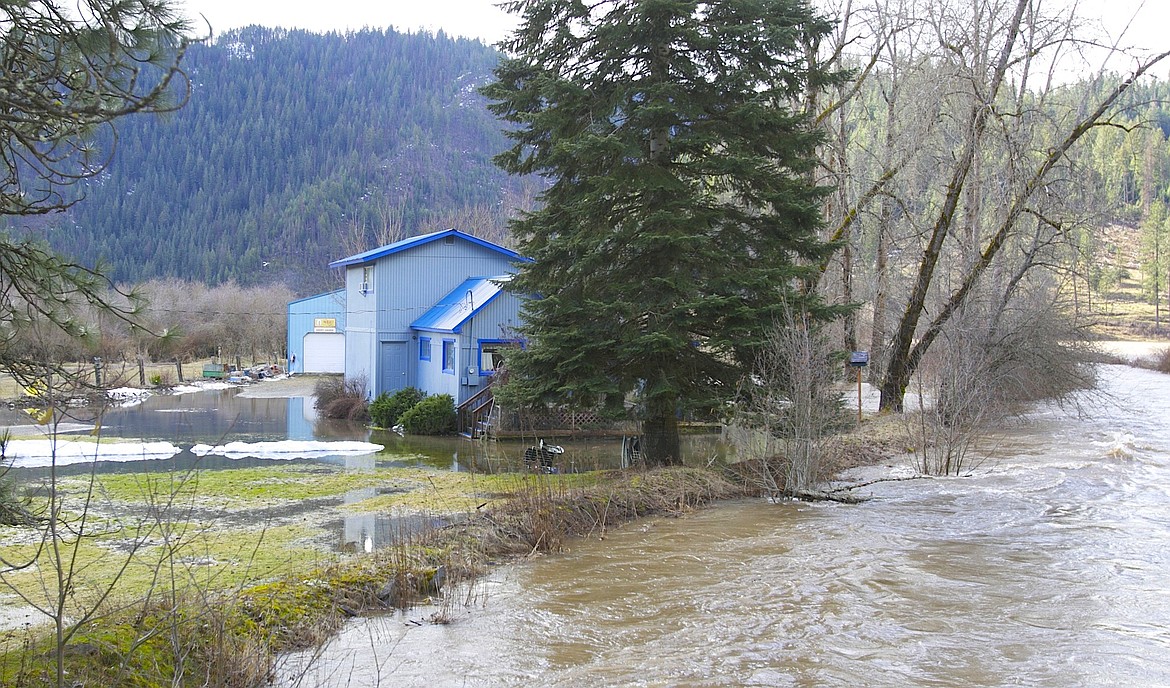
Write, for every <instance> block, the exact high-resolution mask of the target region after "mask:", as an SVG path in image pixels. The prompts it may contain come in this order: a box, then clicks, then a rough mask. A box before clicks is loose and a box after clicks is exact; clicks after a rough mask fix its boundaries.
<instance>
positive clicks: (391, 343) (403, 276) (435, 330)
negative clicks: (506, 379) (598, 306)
mask: <svg viewBox="0 0 1170 688" xmlns="http://www.w3.org/2000/svg"><path fill="white" fill-rule="evenodd" d="M526 260H527V259H525V258H524V257H522V256H521V255H520V254H518V253H516V252H515V251H512V250H510V249H507V248H505V247H503V246H499V245H497V244H494V243H492V242H490V241H485V240H483V239H480V238H478V237H474V236H471V235H470V234H466V233H464V232H460V231H458V230H455V229H448V230H444V231H441V232H434V233H431V234H424V235H421V236H416V237H411V238H409V239H404V240H402V241H399V242H396V243H393V244H389V245H387V246H382V247H380V248H377V249H374V250H372V251H366V252H364V253H359V254H357V255H353V256H350V257H348V258H343V259H341V260H337V261H334V262H332V263H330V264H329V266H330V267H332V268H342V269H344V270H345V290H344V291H345V304H346V324H345V375H346V377H347V378H349V377H358V376H361V377H365V379H366V381H367V383H368V385H367V387H368V389H369V390H370V395H371V397H372V396H376V395H378V394H380V393H382V392H387V393H393V392H395V391H397V390H399V389H402V388H404V387H417V388H419V389H421V390H423V391H424V392H427V393H428V394H450V395H451V396H452V397H453V398H454V399H455V403H456V404H458V403H460V402H462V401H464V400H465V399H467V398H468V397H470V396H471V395H473V394H475V392H476V391H478V390H479V388H480V387H481V386H482V385H483V384H484V383H485V382H486V381H487V380H488V379H489V378H490V377H491V375H492V374H493V372H494V369H495V367H496V365H497V364H498V363H499V361H500V360H501V359H502V357H503V356H505V355H506V349H507V348H508V347H509V346H514V345H515V344H516V342H517V339H516V334H515V329H516V327H517V326H518V325H519V323H520V317H521V316H520V307H521V299H520V298H519V297H518V296H516V295H515V294H512V293H511V292H508V291H506V290H505V289H503V286H504V285H505V284H506V283H507V281H508V280H509V279H511V275H512V274H513V273H514V272H515V270H516V268H515V266H516V264H517V263H520V262H525V261H526Z"/></svg>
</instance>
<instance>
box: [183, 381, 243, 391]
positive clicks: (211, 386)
mask: <svg viewBox="0 0 1170 688" xmlns="http://www.w3.org/2000/svg"><path fill="white" fill-rule="evenodd" d="M235 387H239V385H237V384H232V383H230V382H203V381H199V382H193V383H191V384H189V385H176V386H174V387H172V388H171V394H190V393H192V392H207V391H209V390H216V389H233V388H235Z"/></svg>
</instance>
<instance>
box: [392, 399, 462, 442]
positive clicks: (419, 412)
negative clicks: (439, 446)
mask: <svg viewBox="0 0 1170 688" xmlns="http://www.w3.org/2000/svg"><path fill="white" fill-rule="evenodd" d="M399 422H400V423H401V424H402V427H403V429H404V430H405V431H406V432H407V433H408V434H411V435H445V434H447V433H451V432H455V400H454V399H453V398H452V397H451V395H450V394H436V395H435V396H431V397H427V398H425V399H423V400H422V401H420V402H418V403H417V404H415V405H414V406H413V407H412V408H411V409H410V410H409V411H407V412H406V413H403V414H402V417H401V418H400V419H399Z"/></svg>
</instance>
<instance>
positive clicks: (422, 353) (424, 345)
mask: <svg viewBox="0 0 1170 688" xmlns="http://www.w3.org/2000/svg"><path fill="white" fill-rule="evenodd" d="M418 360H420V361H429V360H431V338H430V337H419V338H418Z"/></svg>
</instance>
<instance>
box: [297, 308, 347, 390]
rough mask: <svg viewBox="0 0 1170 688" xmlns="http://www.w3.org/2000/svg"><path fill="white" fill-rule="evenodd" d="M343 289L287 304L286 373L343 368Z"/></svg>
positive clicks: (323, 371)
mask: <svg viewBox="0 0 1170 688" xmlns="http://www.w3.org/2000/svg"><path fill="white" fill-rule="evenodd" d="M345 322H346V317H345V290H344V289H338V290H337V291H331V292H326V293H324V294H317V295H316V296H308V297H305V298H303V299H298V300H297V301H293V302H292V303H290V304H289V305H288V360H289V365H288V370H289V372H290V373H344V372H345Z"/></svg>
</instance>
